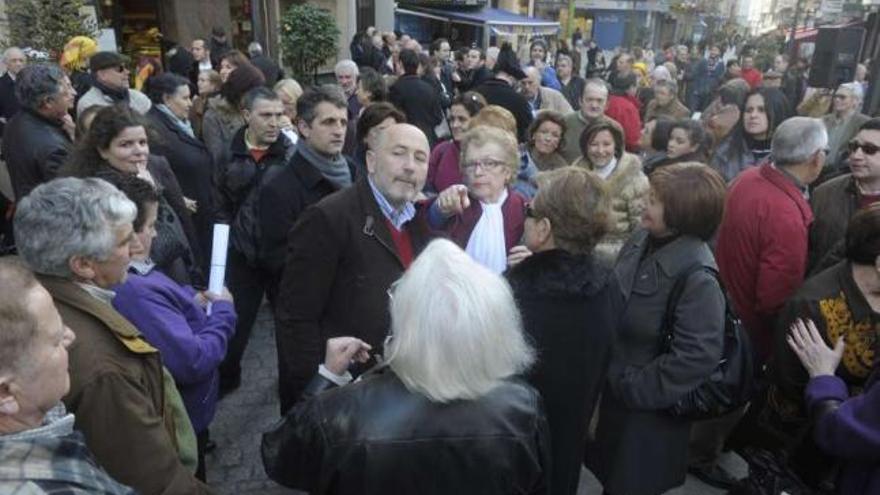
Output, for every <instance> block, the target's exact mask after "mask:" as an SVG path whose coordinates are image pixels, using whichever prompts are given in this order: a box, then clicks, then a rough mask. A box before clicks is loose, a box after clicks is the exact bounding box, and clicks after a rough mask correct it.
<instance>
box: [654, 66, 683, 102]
mask: <svg viewBox="0 0 880 495" xmlns="http://www.w3.org/2000/svg"><path fill="white" fill-rule="evenodd" d="M664 68H665V67H664ZM668 73H669V72H668V71H667V74H668ZM657 88H666V89H668V90H669V91H670V92H672V96H675V95H677V94H678V84H677V83H676V82H675V81H673V80H672V79H660V80H659V81H656V82H654V90H656V89H657Z"/></svg>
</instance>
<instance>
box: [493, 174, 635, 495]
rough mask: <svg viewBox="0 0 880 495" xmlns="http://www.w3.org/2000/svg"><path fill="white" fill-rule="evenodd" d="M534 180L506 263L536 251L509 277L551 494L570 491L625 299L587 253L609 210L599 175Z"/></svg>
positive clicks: (542, 176)
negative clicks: (543, 432)
mask: <svg viewBox="0 0 880 495" xmlns="http://www.w3.org/2000/svg"><path fill="white" fill-rule="evenodd" d="M538 186H539V189H538V194H537V195H536V196H535V198H534V201H533V202H532V204H531V206H530V207H529V209H528V210H527V212H526V221H525V235H524V237H523V239H524V241H525V246H517V247H515V248H513V255H512V256H511V261H512V262H516V261H517V259H520V258H521V256H524V255H528V252H529V251H531V252H533V253H534V254H531V255H529V256H528V257H526V258H525V259H523V260H522V261H521V262H520V263H519V264H517V265H515V266H514V267H513V268H511V269H510V270H509V271H508V272H507V280H508V282H510V285H511V287H512V288H513V293H514V297H515V298H516V301H517V305H518V306H519V309H520V312H521V313H522V318H523V326H524V328H525V331H526V333H527V334H528V335H529V336H530V337H531V339H532V343H533V345H534V346H535V349H536V351H537V353H538V361H537V363H536V364H535V365H534V366H533V368H532V369H531V370H530V372H529V373H527V375H526V377H527V379H528V381H529V382H530V383H531V384H532V385H533V386H534V387H535V388H536V389H538V391H539V392H540V393H541V396H542V397H543V398H544V406H545V410H546V413H547V422H548V423H549V426H550V445H551V457H552V459H553V464H552V469H551V480H552V481H551V493H554V494H560V495H563V494H565V495H573V494H574V493H576V492H577V488H578V478H579V477H580V471H581V461H582V460H583V453H584V444H585V442H586V440H587V425H588V424H589V422H590V417H591V416H592V414H593V410H594V409H595V406H596V402H597V400H598V397H599V392H600V391H601V390H602V386H603V383H604V382H605V376H606V375H605V374H606V371H607V368H608V361H609V359H610V357H611V345H612V343H613V340H614V329H615V327H616V325H617V320H618V317H619V316H620V312H621V310H622V303H623V298H622V297H621V293H620V289H619V288H618V286H617V283H616V281H615V280H614V276H613V273H612V271H611V267H610V266H606V265H605V264H603V263H602V262H600V261H599V260H597V259H596V258H595V257H594V256H593V253H592V252H593V248H594V246H595V245H596V242H598V241H599V239H600V238H601V237H602V235H603V234H605V232H606V231H607V230H608V223H609V217H610V214H611V212H610V208H611V206H610V196H609V193H608V191H607V189H606V188H605V186H604V184H603V183H602V181H601V179H599V178H598V177H597V176H595V175H593V174H591V173H590V172H588V171H587V170H585V169H581V168H573V167H565V168H561V169H557V170H554V171H552V172H545V173H542V174H540V175H538Z"/></svg>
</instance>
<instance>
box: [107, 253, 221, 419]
mask: <svg viewBox="0 0 880 495" xmlns="http://www.w3.org/2000/svg"><path fill="white" fill-rule="evenodd" d="M114 290H115V291H116V297H115V298H113V307H114V308H116V311H119V313H121V314H122V315H123V316H125V318H126V319H128V321H130V322H131V323H132V324H133V325H134V326H136V327H137V329H138V330H140V332H141V333H142V334H144V337H145V338H146V340H147V341H148V342H149V343H150V344H152V345H154V346H156V348H158V349H159V352H160V353H161V354H162V364H164V365H165V367H166V368H168V371H169V372H170V373H171V376H173V377H174V381H175V382H176V383H177V388H178V390H179V391H180V395H181V396H182V397H183V402H184V404H185V405H186V411H187V413H189V418H190V421H192V425H193V429H195V431H196V432H202V431H204V430H205V429H206V428H207V427H208V425H209V424H210V423H211V420H212V419H213V418H214V412H215V410H216V408H217V386H218V376H219V375H218V372H217V368H218V366H220V362H221V361H223V357H224V356H225V355H226V344H227V342H228V341H229V339H230V338H231V337H232V334H233V333H235V319H236V316H235V310H234V309H233V305H232V303H230V302H228V301H217V302H214V303H213V307H212V310H211V316H208V315H207V314H205V310H204V309H203V308H202V307H201V306H199V305H198V303H196V302H195V300H194V297H195V295H196V291H195V290H193V288H192V287H190V286H188V285H187V286H181V285H179V284H178V283H176V282H174V281H173V280H171V279H170V278H168V277H166V276H165V275H164V274H162V273H161V272H159V271H158V270H153V271H151V272H150V273H148V274H147V275H140V274H138V273H136V272H134V271H133V270H130V271H129V275H128V278H127V279H126V281H125V283H124V284H122V285H119V286H117V287H115V288H114Z"/></svg>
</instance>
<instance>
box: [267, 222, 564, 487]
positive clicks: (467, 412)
mask: <svg viewBox="0 0 880 495" xmlns="http://www.w3.org/2000/svg"><path fill="white" fill-rule="evenodd" d="M389 292H390V294H389V296H390V306H391V321H392V324H391V332H392V336H393V338H391V337H389V339H388V340H386V345H385V349H384V354H385V357H386V359H384V360H383V362H384V364H383V365H382V366H380V367H379V369H377V370H375V371H373V372H368V373H367V374H365V375H363V376H362V377H361V379H359V380H358V381H357V382H356V383H353V384H351V385H347V383H349V382H351V374H349V372H348V371H347V370H348V367H349V366H350V365H351V364H352V363H355V362H359V363H363V362H366V361H367V359H368V355H367V353H368V351H370V350H371V349H372V348H373V347H371V346H370V345H368V344H367V343H365V342H364V341H362V340H360V339H357V338H354V337H337V338H330V339H328V340H327V346H326V354H325V359H324V363H323V364H322V365H320V366H319V367H318V374H317V375H316V376H315V377H314V378H313V379H312V381H311V382H310V384H309V386H308V387H307V388H306V390H305V391H304V393H303V395H302V396H301V397H300V401H299V402H298V403H297V404H296V405H295V406H294V407H293V409H292V410H291V411H290V412H288V414H287V415H286V417H285V418H284V419H283V420H282V421H281V423H279V424H278V425H277V426H276V427H275V428H273V430H272V431H270V432H268V433H266V434H264V435H263V442H262V455H263V464H264V466H265V468H266V472H267V473H268V475H269V477H270V478H272V479H274V480H275V481H277V482H279V483H281V484H282V485H285V486H289V487H293V488H298V489H301V490H307V491H308V492H309V493H312V494H358V495H361V494H365V495H371V494H391V493H394V494H397V493H400V494H403V493H407V494H410V493H418V494H420V495H428V494H450V493H455V494H470V493H473V494H480V495H494V494H499V495H500V494H505V495H507V494H512V493H520V494H544V493H549V490H550V487H549V476H548V473H549V467H550V460H549V432H548V429H547V422H546V419H545V418H544V413H543V407H542V403H541V398H540V395H539V394H538V392H537V391H536V390H535V389H533V388H532V387H531V386H529V385H527V384H526V383H525V382H524V381H521V380H519V379H516V378H514V377H515V376H516V375H519V374H521V373H522V372H523V371H525V369H527V368H528V367H529V366H530V365H531V363H532V361H533V359H534V353H533V351H532V349H531V347H530V346H529V345H528V344H527V343H526V340H525V338H524V336H523V332H522V324H521V322H520V318H519V313H518V311H517V309H516V304H515V302H514V299H513V294H512V292H511V290H510V287H509V286H507V285H506V284H505V283H504V282H503V280H502V279H501V278H500V277H499V276H497V275H495V274H494V273H492V272H490V271H489V270H488V269H486V268H484V267H482V266H480V265H478V264H477V263H476V262H474V261H473V260H471V259H470V257H469V256H468V255H467V254H466V253H465V252H464V251H462V250H461V249H460V248H458V247H457V246H455V245H454V244H453V243H452V242H451V241H447V240H437V241H434V242H433V243H431V244H430V245H429V246H428V247H427V248H426V249H425V251H424V252H423V253H422V254H421V255H420V256H419V258H417V259H416V261H415V262H414V263H413V264H412V266H411V267H410V268H409V270H407V272H406V274H405V275H404V276H403V277H402V278H401V279H400V280H399V281H398V282H397V283H395V284H394V286H392V289H390V291H389ZM337 387H339V388H337Z"/></svg>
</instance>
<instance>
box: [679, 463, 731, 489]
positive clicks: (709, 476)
mask: <svg viewBox="0 0 880 495" xmlns="http://www.w3.org/2000/svg"><path fill="white" fill-rule="evenodd" d="M688 473H690V474H692V475H694V476H696V477H697V479H699V480H700V481H702V482H703V483H705V484H707V485H709V486H714V487H715V488H720V489H722V490H729V489H731V488H733V487H734V486H736V484H737V480H736V478H734V477H733V476H731V475H730V474H728V472H727V471H725V470H724V469H722V468H721V466H719V465H717V464H712V465H711V466H691V467H689V468H688Z"/></svg>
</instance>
